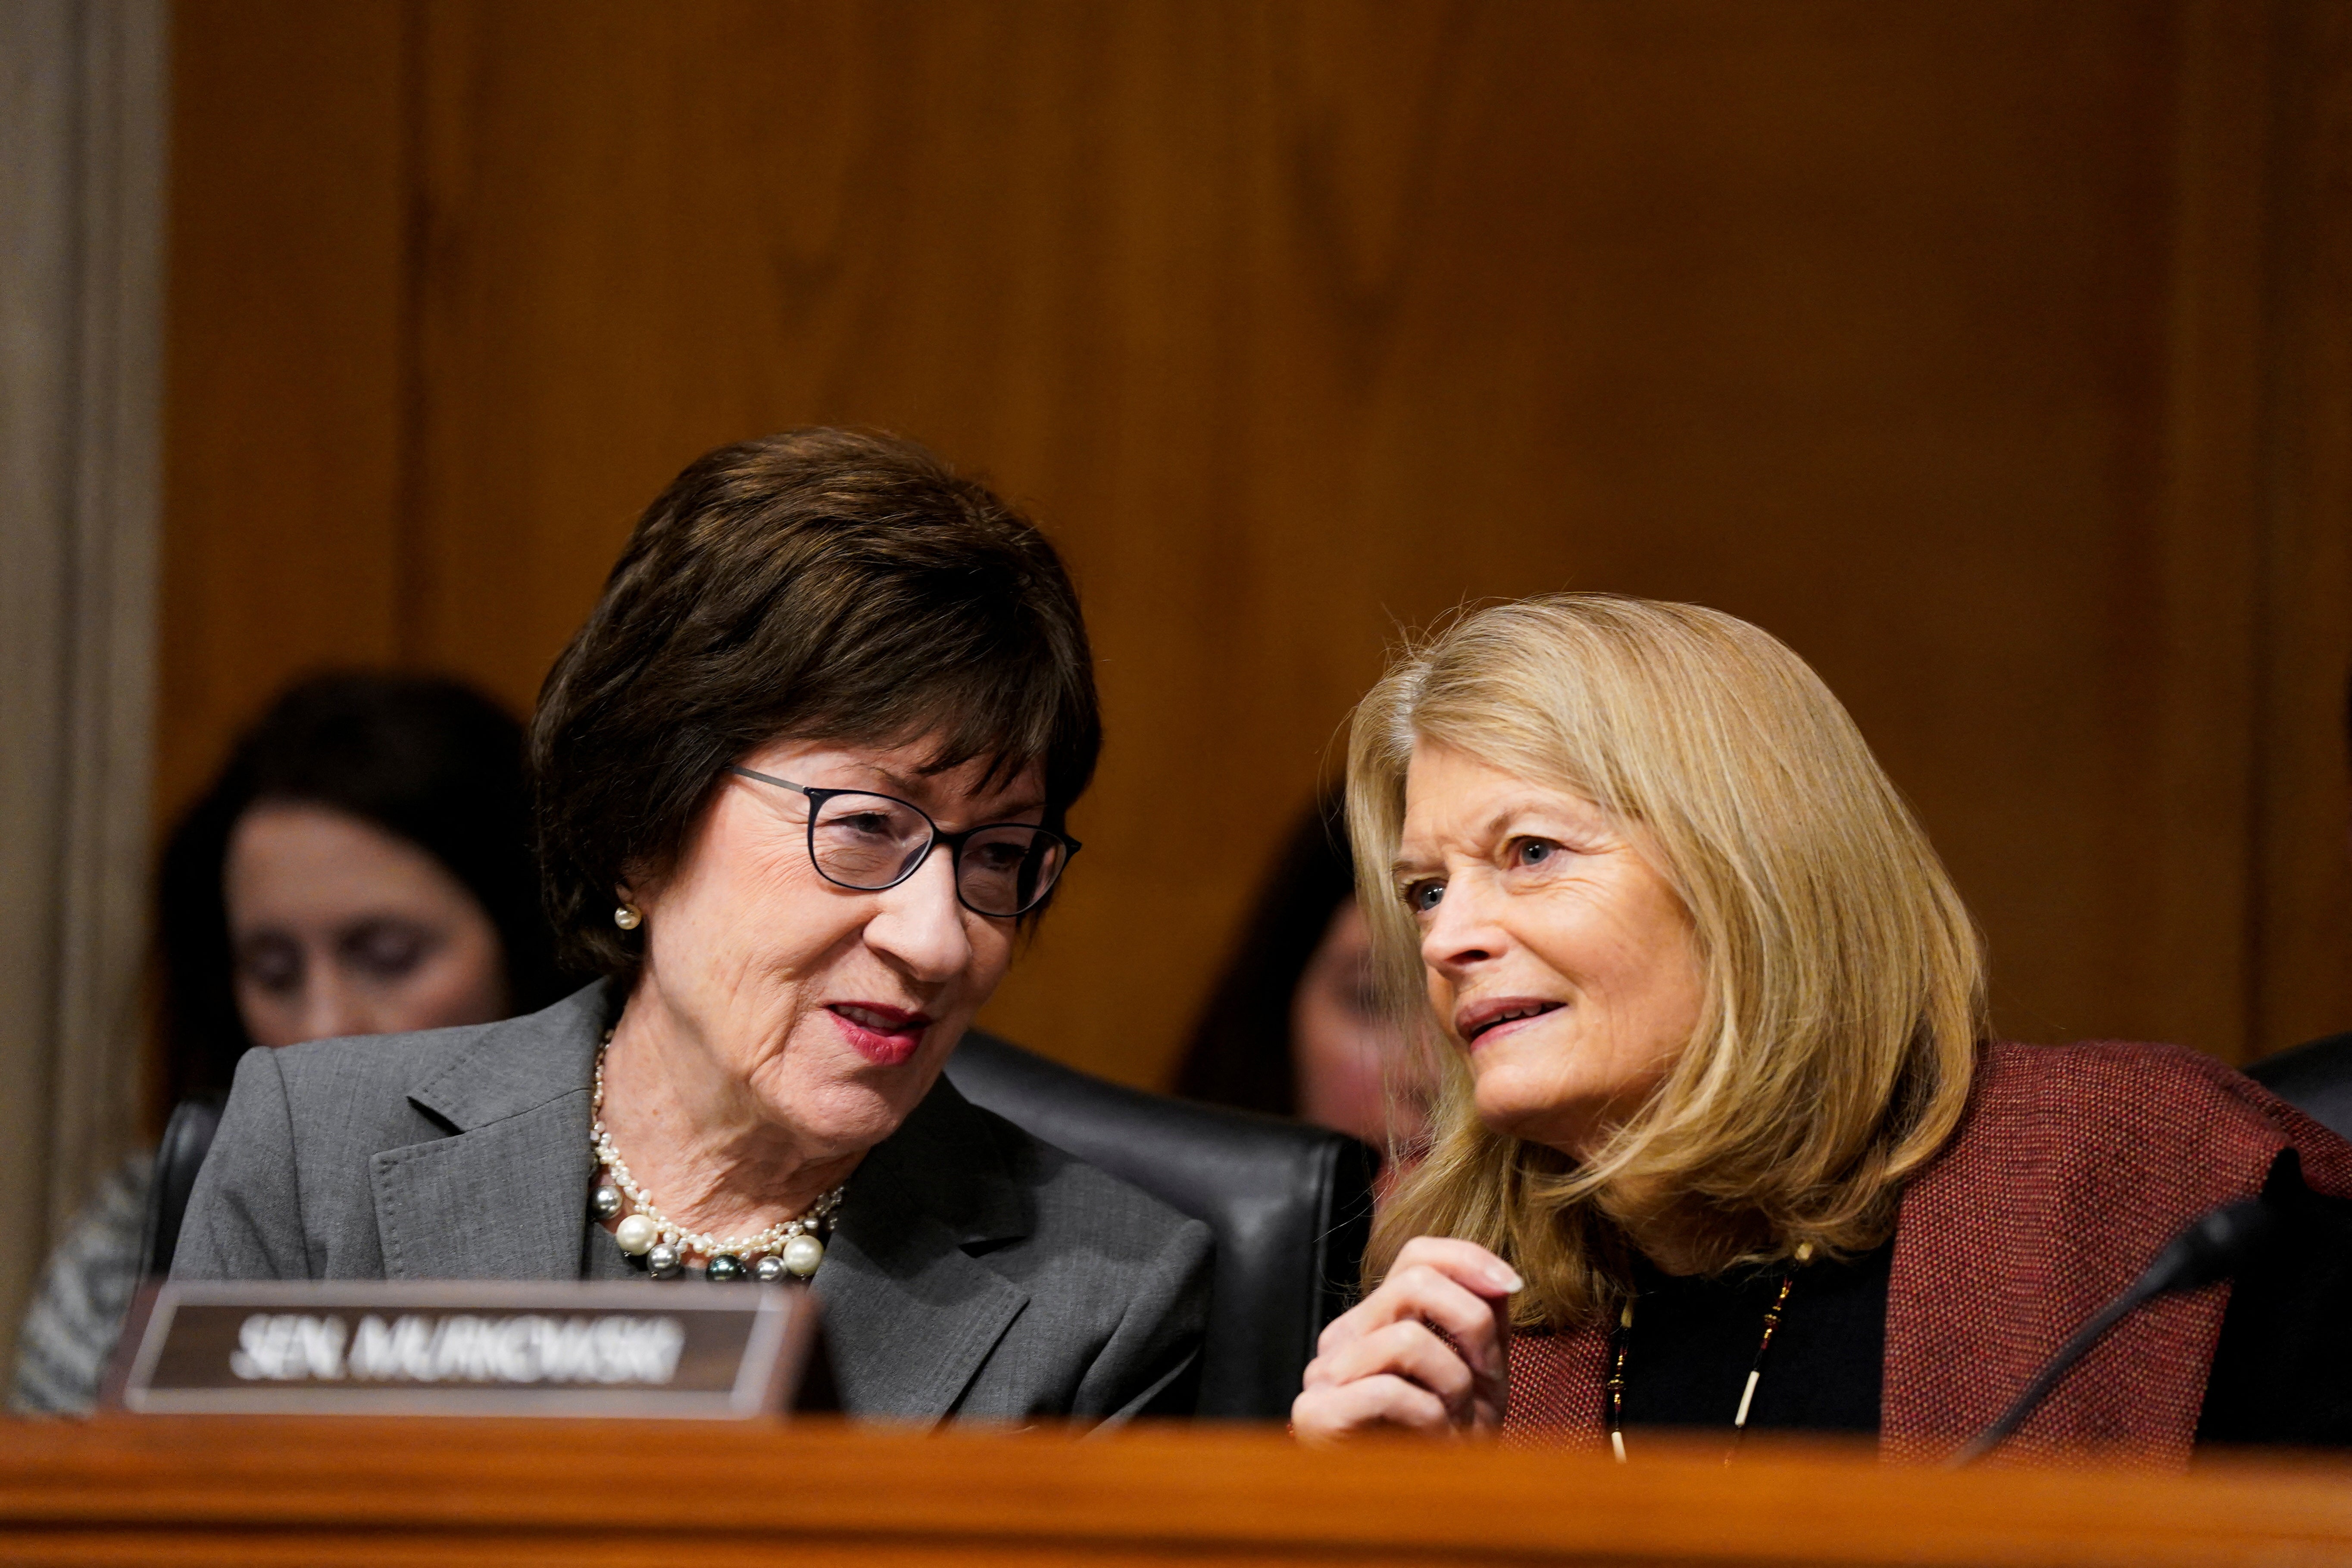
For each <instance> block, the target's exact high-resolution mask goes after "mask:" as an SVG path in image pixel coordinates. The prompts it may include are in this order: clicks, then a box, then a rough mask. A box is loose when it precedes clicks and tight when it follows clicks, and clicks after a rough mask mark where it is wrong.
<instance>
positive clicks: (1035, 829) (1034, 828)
mask: <svg viewBox="0 0 2352 1568" xmlns="http://www.w3.org/2000/svg"><path fill="white" fill-rule="evenodd" d="M727 771H728V772H729V773H740V774H741V775H742V776H743V777H745V778H747V779H757V780H759V781H760V782H761V784H774V785H775V786H776V787H777V788H778V789H788V790H792V791H793V792H794V793H795V794H798V795H806V796H807V797H808V803H809V815H808V826H807V829H806V834H805V837H806V841H807V844H808V858H809V865H810V866H811V867H813V868H814V869H815V871H816V874H817V875H818V876H820V877H823V878H824V879H825V880H826V881H828V882H831V883H832V884H833V885H834V886H835V887H836V888H845V889H848V890H849V891H851V892H853V893H887V892H888V891H889V890H890V889H893V888H896V887H898V886H900V885H901V884H903V883H904V882H906V881H907V880H908V879H910V878H912V877H913V876H914V874H915V873H916V872H918V871H919V870H921V869H922V868H924V867H925V866H926V865H928V864H929V862H930V858H931V851H932V850H934V849H937V848H938V847H940V845H942V844H944V845H946V846H947V847H948V870H949V877H948V880H949V881H950V882H951V883H953V884H954V886H955V896H956V902H957V903H959V904H961V905H962V906H963V907H964V908H965V909H967V910H971V912H972V913H973V914H976V915H978V916H979V917H980V918H981V919H982V920H987V921H1017V920H1020V919H1022V918H1023V917H1024V916H1025V915H1029V914H1033V913H1034V912H1035V911H1036V910H1037V908H1038V907H1039V906H1040V905H1042V904H1043V903H1045V900H1047V899H1050V898H1052V897H1053V896H1054V889H1055V888H1058V887H1060V886H1061V885H1062V872H1063V871H1067V870H1068V869H1069V868H1070V861H1071V859H1072V858H1075V857H1076V854H1077V852H1078V851H1079V850H1081V849H1083V848H1085V847H1086V846H1085V845H1083V844H1081V843H1079V842H1078V841H1077V840H1076V839H1075V838H1073V837H1070V836H1069V835H1068V834H1066V833H1059V832H1056V831H1055V830H1054V829H1053V828H1050V827H1046V826H1043V825H1042V824H1039V823H1034V822H980V823H974V824H973V825H972V826H970V827H967V828H965V829H964V830H963V831H962V832H961V833H948V832H945V831H943V830H942V829H941V828H940V825H939V823H938V821H937V820H935V819H934V818H933V817H932V816H931V814H930V813H929V812H928V811H925V810H924V809H923V808H922V807H921V806H919V805H916V804H915V803H914V802H913V801H911V800H902V799H900V798H899V797H898V796H897V795H885V794H883V793H882V792H881V791H880V790H878V789H820V788H818V787H816V786H815V785H814V784H794V783H793V781H792V780H790V779H780V778H778V777H776V775H775V774H773V773H756V772H754V771H752V770H751V769H750V768H741V767H737V766H735V765H734V764H732V763H730V764H729V765H728V768H727ZM835 795H872V796H873V797H874V798H875V799H877V800H887V801H888V802H890V804H892V805H903V806H905V807H906V808H907V809H908V811H911V812H913V813H914V814H915V815H916V816H919V817H921V818H922V819H923V826H926V827H928V828H929V829H930V830H931V838H930V842H929V843H928V844H926V845H924V846H923V852H922V853H921V854H919V855H918V856H916V857H915V858H914V862H913V864H911V865H909V866H908V868H906V869H905V870H903V871H901V872H899V873H898V876H897V877H895V878H893V879H891V880H889V881H887V882H885V883H883V884H882V885H881V886H880V887H878V888H861V887H859V886H858V885H857V884H856V883H855V882H845V881H843V880H842V879H840V878H838V877H836V876H835V875H834V874H833V873H832V872H830V871H828V870H826V869H825V868H824V861H822V860H820V859H818V858H817V855H816V818H817V813H819V812H820V811H822V810H824V803H825V802H826V801H828V800H831V799H832V798H833V797H834V796H835ZM992 827H1024V828H1027V829H1028V830H1029V831H1030V832H1032V833H1042V834H1044V835H1045V837H1048V838H1051V839H1053V840H1054V841H1055V842H1056V843H1058V844H1060V845H1061V846H1062V870H1061V871H1056V872H1055V873H1054V879H1053V880H1052V881H1051V882H1048V883H1047V884H1046V885H1045V891H1044V892H1042V893H1040V894H1038V895H1037V896H1036V897H1035V898H1034V899H1033V900H1030V901H1029V902H1028V903H1026V904H1024V905H1023V906H1022V907H1021V908H1020V909H1017V910H1013V912H1012V913H1011V914H998V913H995V912H994V911H992V910H983V909H982V908H980V907H979V906H978V905H976V904H974V903H973V902H972V901H971V900H969V899H967V898H965V897H964V896H963V847H964V845H965V844H966V843H968V842H969V841H970V840H971V838H972V837H975V836H976V835H979V834H982V833H985V832H987V831H988V830H989V829H990V828H992Z"/></svg>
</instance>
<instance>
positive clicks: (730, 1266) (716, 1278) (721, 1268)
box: [702, 1252, 743, 1285]
mask: <svg viewBox="0 0 2352 1568" xmlns="http://www.w3.org/2000/svg"><path fill="white" fill-rule="evenodd" d="M702 1277H703V1278H704V1279H708V1280H709V1281H710V1282H711V1283H712V1284H713V1285H725V1284H729V1283H730V1282H732V1281H734V1280H737V1279H742V1278H743V1260H742V1259H741V1258H738V1257H736V1256H735V1255H734V1254H733V1253H731V1252H722V1253H719V1255H718V1256H717V1257H715V1258H712V1259H711V1260H710V1264H709V1268H705V1269H704V1270H703V1271H702Z"/></svg>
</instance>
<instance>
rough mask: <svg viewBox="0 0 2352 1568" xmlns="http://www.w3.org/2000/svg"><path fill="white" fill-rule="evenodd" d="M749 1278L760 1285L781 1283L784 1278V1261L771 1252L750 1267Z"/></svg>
mask: <svg viewBox="0 0 2352 1568" xmlns="http://www.w3.org/2000/svg"><path fill="white" fill-rule="evenodd" d="M751 1278H752V1279H757V1280H758V1281H759V1282H760V1283H761V1284H762V1285H775V1284H780V1283H782V1280H783V1278H784V1260H783V1259H782V1258H779V1257H777V1256H776V1255H775V1254H774V1253H772V1252H771V1253H770V1254H768V1256H767V1257H765V1258H761V1259H760V1261H759V1262H757V1263H754V1264H753V1265H751Z"/></svg>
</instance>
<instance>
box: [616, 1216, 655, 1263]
mask: <svg viewBox="0 0 2352 1568" xmlns="http://www.w3.org/2000/svg"><path fill="white" fill-rule="evenodd" d="M660 1239H661V1227H660V1226H657V1225H656V1224H654V1222H653V1221H652V1220H650V1219H647V1218H646V1216H645V1215H641V1214H633V1215H630V1216H629V1217H628V1218H626V1219H625V1220H623V1221H622V1222H621V1223H620V1224H618V1225H616V1226H614V1227H613V1240H614V1242H615V1243H617V1244H618V1245H619V1247H620V1248H621V1250H622V1251H624V1252H625V1253H627V1254H628V1255H629V1256H630V1257H632V1258H643V1257H644V1256H645V1255H646V1249H647V1248H649V1247H652V1246H653V1244H654V1243H655V1242H656V1241H659V1240H660Z"/></svg>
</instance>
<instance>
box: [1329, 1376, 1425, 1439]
mask: <svg viewBox="0 0 2352 1568" xmlns="http://www.w3.org/2000/svg"><path fill="white" fill-rule="evenodd" d="M1290 1426H1291V1430H1292V1431H1294V1432H1296V1433H1297V1435H1298V1436H1299V1438H1300V1440H1301V1441H1303V1442H1308V1443H1318V1442H1326V1443H1328V1442H1331V1441H1334V1440H1336V1439H1339V1438H1341V1437H1346V1436H1352V1435H1354V1434H1356V1433H1359V1432H1369V1431H1373V1430H1376V1429H1379V1428H1381V1427H1402V1428H1403V1429H1404V1430H1406V1431H1411V1432H1426V1433H1447V1432H1451V1431H1452V1430H1453V1423H1452V1421H1451V1419H1450V1418H1449V1417H1448V1416H1447V1415H1446V1411H1445V1406H1444V1402H1443V1401H1441V1400H1440V1399H1439V1398H1438V1397H1437V1395H1435V1394H1432V1393H1431V1392H1430V1391H1429V1390H1427V1389H1425V1388H1423V1387H1421V1386H1420V1385H1418V1384H1412V1383H1407V1382H1406V1381H1405V1380H1404V1379H1402V1378H1401V1377H1386V1376H1383V1377H1369V1378H1363V1379H1360V1380H1359V1381H1357V1382H1354V1383H1346V1384H1337V1385H1336V1386H1333V1387H1330V1388H1318V1389H1310V1390H1307V1392H1305V1393H1303V1394H1299V1396H1298V1397H1297V1399H1295V1400H1293V1401H1292V1402H1291V1405H1290Z"/></svg>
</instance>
